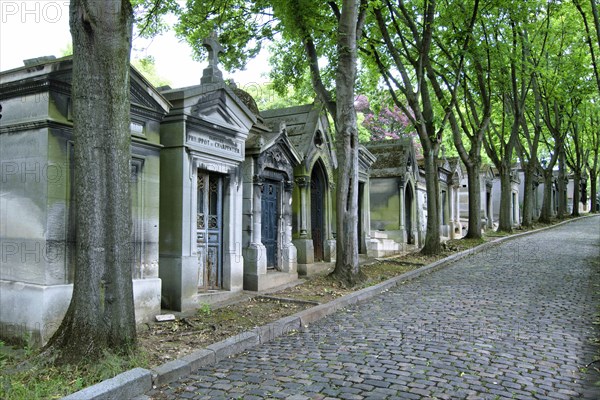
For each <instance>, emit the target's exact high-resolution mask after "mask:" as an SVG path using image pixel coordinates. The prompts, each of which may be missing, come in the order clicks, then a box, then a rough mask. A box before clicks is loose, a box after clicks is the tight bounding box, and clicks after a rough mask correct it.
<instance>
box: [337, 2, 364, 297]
mask: <svg viewBox="0 0 600 400" xmlns="http://www.w3.org/2000/svg"><path fill="white" fill-rule="evenodd" d="M357 17H358V3H357V2H356V1H353V0H344V2H343V7H342V13H341V16H340V23H339V32H338V56H339V60H338V69H337V77H336V92H337V101H336V121H335V122H336V123H335V126H336V143H337V150H338V161H339V163H338V182H337V188H336V191H337V199H336V200H337V203H336V205H337V220H336V222H337V237H336V262H335V269H334V271H333V273H332V274H333V276H335V277H336V278H337V279H338V280H340V281H341V282H342V283H343V284H345V285H347V286H354V285H356V284H357V283H358V282H360V281H361V280H362V279H363V275H362V274H361V271H360V265H359V259H358V127H357V122H356V110H355V108H354V85H355V81H356V26H357Z"/></svg>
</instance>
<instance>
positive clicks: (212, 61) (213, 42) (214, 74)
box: [200, 31, 224, 83]
mask: <svg viewBox="0 0 600 400" xmlns="http://www.w3.org/2000/svg"><path fill="white" fill-rule="evenodd" d="M202 46H204V47H206V50H207V51H208V68H205V69H204V71H203V73H202V79H200V83H217V82H222V81H223V74H222V73H221V71H220V70H219V53H222V52H223V50H224V48H223V46H221V44H220V43H219V41H218V37H217V33H216V32H215V31H212V32H211V33H210V36H209V37H207V38H206V39H204V40H203V41H202Z"/></svg>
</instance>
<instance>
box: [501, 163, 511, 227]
mask: <svg viewBox="0 0 600 400" xmlns="http://www.w3.org/2000/svg"><path fill="white" fill-rule="evenodd" d="M499 173H500V216H499V217H498V218H499V221H498V231H501V232H512V209H511V203H512V199H511V197H512V189H511V183H510V167H509V166H507V165H506V164H502V165H501V166H500V170H499Z"/></svg>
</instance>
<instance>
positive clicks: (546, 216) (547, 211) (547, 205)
mask: <svg viewBox="0 0 600 400" xmlns="http://www.w3.org/2000/svg"><path fill="white" fill-rule="evenodd" d="M553 176H554V174H553V173H552V168H548V169H545V170H544V198H543V200H542V210H541V212H540V217H539V219H538V221H539V222H542V223H545V224H548V223H550V222H551V221H552V180H553V179H552V178H553Z"/></svg>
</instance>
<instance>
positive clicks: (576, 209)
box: [571, 171, 581, 217]
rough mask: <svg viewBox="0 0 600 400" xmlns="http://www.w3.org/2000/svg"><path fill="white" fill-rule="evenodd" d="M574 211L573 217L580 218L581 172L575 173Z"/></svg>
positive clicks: (572, 212)
mask: <svg viewBox="0 0 600 400" xmlns="http://www.w3.org/2000/svg"><path fill="white" fill-rule="evenodd" d="M573 175H574V176H573V210H572V211H571V215H572V216H573V217H579V202H580V201H581V184H580V183H579V182H580V181H581V172H580V171H575V172H574V174H573Z"/></svg>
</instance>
